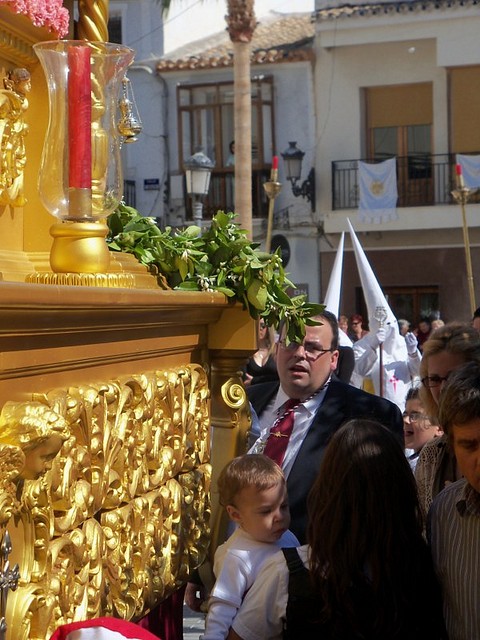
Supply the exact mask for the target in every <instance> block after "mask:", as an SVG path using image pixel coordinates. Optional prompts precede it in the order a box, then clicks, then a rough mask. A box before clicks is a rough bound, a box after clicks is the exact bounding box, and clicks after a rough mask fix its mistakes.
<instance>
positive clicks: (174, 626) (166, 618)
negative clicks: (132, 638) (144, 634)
mask: <svg viewBox="0 0 480 640" xmlns="http://www.w3.org/2000/svg"><path fill="white" fill-rule="evenodd" d="M185 587H186V585H185V586H184V587H182V588H181V589H179V590H178V591H175V593H173V594H172V595H171V596H170V597H169V598H167V599H166V600H164V601H163V602H161V603H160V604H159V605H158V607H155V609H153V610H152V611H150V613H148V614H147V615H146V616H145V617H143V618H142V619H141V620H139V621H138V624H139V625H140V626H141V627H142V629H148V630H149V631H150V632H151V633H153V634H154V635H155V638H156V639H158V638H161V640H183V595H184V593H185Z"/></svg>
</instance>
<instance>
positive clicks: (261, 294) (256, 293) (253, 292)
mask: <svg viewBox="0 0 480 640" xmlns="http://www.w3.org/2000/svg"><path fill="white" fill-rule="evenodd" d="M247 298H248V301H249V302H250V304H252V305H253V306H254V307H255V308H256V309H261V310H263V309H265V304H266V302H267V287H266V286H265V285H264V284H263V282H261V281H260V280H253V282H252V283H251V285H250V286H249V287H248V288H247Z"/></svg>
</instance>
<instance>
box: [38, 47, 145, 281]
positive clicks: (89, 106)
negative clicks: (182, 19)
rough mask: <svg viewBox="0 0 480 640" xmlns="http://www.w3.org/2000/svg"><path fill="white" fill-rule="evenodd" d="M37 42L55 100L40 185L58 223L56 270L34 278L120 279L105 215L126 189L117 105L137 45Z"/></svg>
mask: <svg viewBox="0 0 480 640" xmlns="http://www.w3.org/2000/svg"><path fill="white" fill-rule="evenodd" d="M34 49H35V52H36V54H37V56H38V57H39V59H40V62H41V64H42V67H43V69H44V72H45V76H46V78H47V88H48V96H49V105H50V119H49V123H48V130H47V133H46V136H45V143H44V147H43V154H42V160H41V166H40V171H39V181H38V189H39V193H40V197H41V200H42V202H43V204H44V206H45V207H46V209H47V210H48V211H49V212H50V213H51V214H52V215H53V216H54V217H55V218H57V222H56V223H55V224H54V225H53V226H52V227H51V229H50V234H51V236H52V237H53V243H52V248H51V252H50V267H51V269H52V271H53V274H48V276H47V275H46V274H32V276H31V277H30V276H28V281H30V282H32V281H33V282H46V283H49V284H50V283H62V284H80V285H84V284H88V285H91V284H92V280H93V284H94V285H96V286H109V284H112V285H113V286H118V285H117V284H116V283H118V282H119V278H118V275H117V274H115V275H114V276H113V277H111V278H110V274H108V273H107V272H108V270H109V264H110V253H109V250H108V247H107V245H106V242H105V238H106V236H107V233H108V227H107V225H106V224H105V220H106V218H107V216H108V215H109V214H110V213H112V212H113V211H114V210H115V209H116V207H117V206H118V204H119V203H120V201H121V199H122V195H123V176H122V166H121V165H122V160H121V154H120V142H121V140H120V135H119V132H118V129H117V124H118V123H117V107H118V94H119V87H120V83H121V82H122V79H124V77H125V71H126V69H127V67H128V66H129V65H130V64H131V62H132V61H133V57H134V51H133V50H132V49H130V48H128V47H124V46H122V45H118V44H114V43H108V42H90V41H86V40H62V41H51V42H40V43H37V44H35V45H34ZM57 275H58V277H56V276H57ZM97 275H102V276H103V277H100V278H96V277H95V276H97ZM92 276H93V278H92ZM105 279H107V280H108V282H107V285H105V284H104V283H105ZM97 282H98V284H97Z"/></svg>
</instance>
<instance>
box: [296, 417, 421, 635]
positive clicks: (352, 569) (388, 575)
mask: <svg viewBox="0 0 480 640" xmlns="http://www.w3.org/2000/svg"><path fill="white" fill-rule="evenodd" d="M308 507H309V527H308V542H309V544H310V547H311V555H310V570H311V576H312V580H313V583H314V588H315V589H316V590H318V592H319V593H320V596H321V598H320V600H321V602H322V603H323V610H322V614H321V615H322V617H323V619H324V620H325V621H327V622H328V621H330V622H331V621H332V620H334V619H338V620H340V621H343V622H341V623H340V624H346V625H347V626H348V627H349V628H350V629H355V628H358V625H359V622H358V617H359V607H358V591H357V597H356V596H355V587H359V588H360V591H362V589H363V590H365V586H367V589H368V592H369V594H370V596H371V602H370V604H372V602H373V605H372V606H373V610H374V612H375V616H376V618H375V621H374V622H373V625H372V626H373V627H374V628H375V629H376V632H377V633H378V636H377V635H375V637H379V638H380V637H385V638H387V637H388V638H394V637H397V635H396V634H397V633H398V630H399V629H400V627H402V626H403V625H404V624H405V620H409V619H410V616H411V615H412V616H413V619H415V611H412V602H413V603H414V602H415V597H417V598H418V603H419V604H418V606H420V604H421V602H422V598H424V597H425V595H424V594H422V593H418V594H412V584H415V575H416V574H420V575H421V572H423V573H427V574H428V570H427V571H426V570H425V566H426V558H428V550H427V548H426V544H425V541H424V540H423V537H422V519H421V513H420V508H419V504H418V498H417V490H416V484H415V479H414V476H413V474H412V472H411V469H410V466H409V464H408V462H407V460H406V458H405V455H404V452H403V450H402V448H401V446H400V445H399V442H398V440H397V438H396V437H395V436H394V435H393V434H392V433H391V432H390V431H389V430H388V429H386V428H385V427H383V426H382V425H381V424H379V423H377V422H373V421H370V420H351V421H349V422H347V423H346V424H345V425H343V426H342V427H341V428H340V429H339V430H338V431H337V432H336V433H335V434H334V435H333V437H332V439H331V441H330V443H329V445H328V447H327V450H326V452H325V456H324V459H323V462H322V466H321V470H320V472H319V474H318V476H317V479H316V481H315V484H314V485H313V487H312V490H311V492H310V496H309V500H308ZM427 566H428V565H427ZM429 577H430V578H431V574H430V575H429ZM425 580H426V576H423V579H419V580H418V581H417V582H418V587H416V588H418V589H422V588H423V587H422V585H425ZM427 583H428V581H427ZM352 587H353V588H352ZM414 596H415V597H414ZM414 606H415V605H414ZM402 618H403V619H402ZM417 620H418V618H417ZM412 621H413V620H412ZM359 631H360V630H359ZM387 632H388V633H387ZM383 633H386V635H382V634H383ZM355 637H356V636H355ZM358 637H360V636H358ZM362 637H363V636H362ZM402 637H403V636H402ZM412 637H415V636H413V635H412Z"/></svg>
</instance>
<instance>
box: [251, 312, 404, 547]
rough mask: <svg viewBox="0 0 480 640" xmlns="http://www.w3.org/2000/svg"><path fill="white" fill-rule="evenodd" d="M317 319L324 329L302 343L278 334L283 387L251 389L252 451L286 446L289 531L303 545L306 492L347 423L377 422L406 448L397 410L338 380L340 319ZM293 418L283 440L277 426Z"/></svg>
mask: <svg viewBox="0 0 480 640" xmlns="http://www.w3.org/2000/svg"><path fill="white" fill-rule="evenodd" d="M315 319H316V320H317V321H319V322H320V323H321V324H318V325H316V326H312V327H306V335H305V339H304V341H303V343H302V344H298V343H290V344H288V343H287V341H286V337H285V329H284V328H283V329H281V330H280V336H279V341H278V343H277V347H276V360H277V370H278V375H279V378H280V384H279V383H265V384H258V385H254V386H252V387H250V388H249V389H248V396H249V399H250V402H251V404H252V406H253V408H254V409H255V412H256V414H257V415H258V416H259V428H260V436H259V438H258V439H257V441H256V442H255V444H254V445H253V447H252V449H251V452H252V453H253V452H255V453H261V452H264V453H265V454H266V455H268V454H269V449H270V448H271V447H270V444H271V441H272V439H273V440H281V441H282V442H284V444H285V445H286V450H285V453H284V455H283V457H282V459H281V460H280V461H279V460H278V459H277V462H279V463H280V465H281V467H282V469H283V471H284V473H285V475H286V477H287V490H288V496H289V503H290V513H291V519H292V521H291V529H292V531H293V532H294V533H295V535H296V536H297V538H298V539H299V540H300V542H301V543H302V544H304V543H305V530H306V525H307V509H306V502H307V496H308V493H309V491H310V488H311V486H312V484H313V482H314V480H315V478H316V476H317V473H318V469H319V467H320V464H321V461H322V458H323V452H324V450H325V447H326V445H327V443H328V441H329V439H330V437H331V436H332V434H333V433H334V432H335V431H336V430H337V429H338V428H339V427H340V426H341V425H342V424H343V423H344V422H346V421H347V420H350V419H352V418H367V419H371V420H377V421H378V422H381V423H382V424H384V425H385V426H386V427H388V428H389V429H391V430H392V431H393V432H394V433H396V434H398V437H399V443H401V446H402V447H403V421H402V415H401V413H400V410H399V409H398V407H397V406H396V405H394V404H393V403H392V402H389V401H388V400H385V399H383V398H379V397H377V396H374V395H372V394H369V393H366V392H365V391H362V390H361V389H357V388H355V387H353V386H351V385H348V384H345V383H343V382H340V381H339V380H338V379H337V378H336V377H335V376H334V373H333V372H334V371H335V369H336V367H337V359H338V324H337V319H336V317H335V316H334V315H333V314H332V313H330V312H328V311H324V312H323V314H322V315H321V316H319V317H318V318H315ZM288 401H291V402H290V403H289V402H288ZM287 406H288V407H289V408H287ZM289 414H293V427H292V429H291V434H290V435H288V436H284V435H283V434H282V433H280V432H279V430H278V424H279V423H280V422H282V421H283V419H284V418H286V417H288V415H289ZM269 441H270V443H269Z"/></svg>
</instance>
